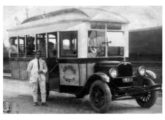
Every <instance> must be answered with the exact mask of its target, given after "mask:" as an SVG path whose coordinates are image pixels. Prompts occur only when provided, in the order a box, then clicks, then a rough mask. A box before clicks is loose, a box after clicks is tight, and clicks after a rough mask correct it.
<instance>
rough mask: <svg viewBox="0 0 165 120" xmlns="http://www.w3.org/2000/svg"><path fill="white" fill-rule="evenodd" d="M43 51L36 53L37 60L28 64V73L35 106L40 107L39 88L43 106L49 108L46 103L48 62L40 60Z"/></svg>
mask: <svg viewBox="0 0 165 120" xmlns="http://www.w3.org/2000/svg"><path fill="white" fill-rule="evenodd" d="M40 56H41V51H39V50H38V51H36V53H35V58H34V59H33V60H31V61H30V62H29V64H28V67H27V71H28V76H29V81H30V84H31V86H32V96H33V102H34V106H38V105H39V104H38V87H39V88H40V93H41V105H42V106H47V103H46V73H47V70H48V69H47V65H46V62H45V61H44V60H43V59H41V58H40Z"/></svg>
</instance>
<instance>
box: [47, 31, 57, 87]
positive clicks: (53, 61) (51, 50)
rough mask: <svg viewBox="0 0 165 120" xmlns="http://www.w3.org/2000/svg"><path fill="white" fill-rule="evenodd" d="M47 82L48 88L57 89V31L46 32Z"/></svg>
mask: <svg viewBox="0 0 165 120" xmlns="http://www.w3.org/2000/svg"><path fill="white" fill-rule="evenodd" d="M47 37H48V47H47V48H48V59H47V66H48V76H49V77H48V82H49V89H50V90H53V89H55V90H58V89H59V83H60V81H59V65H58V62H57V32H53V33H48V36H47Z"/></svg>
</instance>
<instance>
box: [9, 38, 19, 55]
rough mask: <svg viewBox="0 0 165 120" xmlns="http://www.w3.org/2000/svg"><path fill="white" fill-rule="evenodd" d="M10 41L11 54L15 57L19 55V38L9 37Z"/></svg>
mask: <svg viewBox="0 0 165 120" xmlns="http://www.w3.org/2000/svg"><path fill="white" fill-rule="evenodd" d="M9 41H10V44H11V45H10V55H11V57H14V56H17V54H18V48H17V47H18V39H17V37H11V38H10V39H9Z"/></svg>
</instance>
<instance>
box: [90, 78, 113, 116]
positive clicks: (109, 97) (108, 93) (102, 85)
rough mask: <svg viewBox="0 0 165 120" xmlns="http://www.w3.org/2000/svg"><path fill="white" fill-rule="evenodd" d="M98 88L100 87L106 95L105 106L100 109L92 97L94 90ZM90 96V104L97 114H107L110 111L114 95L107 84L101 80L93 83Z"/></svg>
mask: <svg viewBox="0 0 165 120" xmlns="http://www.w3.org/2000/svg"><path fill="white" fill-rule="evenodd" d="M96 86H97V87H99V88H100V89H101V90H102V91H103V92H104V94H105V96H104V97H105V99H104V101H105V102H104V105H103V106H102V107H100V108H98V107H97V106H95V104H94V101H93V100H92V96H91V95H92V92H93V88H94V87H96ZM89 95H90V104H91V106H92V108H93V109H94V110H95V111H96V112H99V113H105V112H107V111H108V110H109V106H110V103H111V101H112V94H111V90H110V88H109V86H108V85H107V83H105V82H103V81H101V80H96V81H95V82H93V83H92V85H91V87H90V91H89Z"/></svg>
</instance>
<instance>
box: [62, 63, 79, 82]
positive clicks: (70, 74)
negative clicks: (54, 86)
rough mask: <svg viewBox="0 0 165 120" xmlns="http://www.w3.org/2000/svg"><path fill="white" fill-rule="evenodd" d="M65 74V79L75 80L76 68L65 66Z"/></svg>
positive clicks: (68, 80)
mask: <svg viewBox="0 0 165 120" xmlns="http://www.w3.org/2000/svg"><path fill="white" fill-rule="evenodd" d="M63 72H64V76H63V79H64V80H65V81H67V82H73V81H75V75H76V70H75V69H74V67H73V66H71V65H68V66H65V67H64V68H63Z"/></svg>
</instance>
